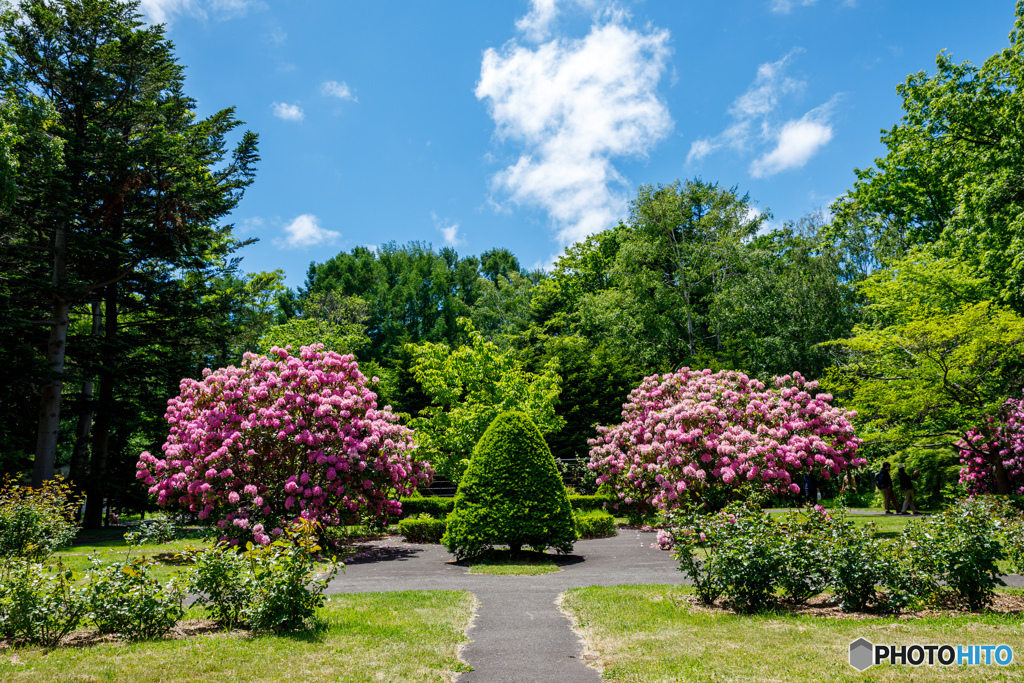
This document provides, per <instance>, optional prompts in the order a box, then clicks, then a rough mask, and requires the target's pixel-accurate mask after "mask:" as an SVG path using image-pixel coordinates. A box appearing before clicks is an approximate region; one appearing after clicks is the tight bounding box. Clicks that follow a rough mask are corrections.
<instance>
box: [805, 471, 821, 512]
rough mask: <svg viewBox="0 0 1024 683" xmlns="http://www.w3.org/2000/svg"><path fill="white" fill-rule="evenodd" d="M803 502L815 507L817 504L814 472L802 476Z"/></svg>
mask: <svg viewBox="0 0 1024 683" xmlns="http://www.w3.org/2000/svg"><path fill="white" fill-rule="evenodd" d="M804 502H805V503H806V504H807V505H815V504H817V502H818V477H816V476H815V475H814V472H808V473H807V474H805V475H804Z"/></svg>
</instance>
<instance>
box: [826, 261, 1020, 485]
mask: <svg viewBox="0 0 1024 683" xmlns="http://www.w3.org/2000/svg"><path fill="white" fill-rule="evenodd" d="M861 288H862V290H863V292H864V294H865V296H866V297H867V299H868V301H869V305H868V314H869V316H870V317H869V319H868V321H866V322H865V323H864V324H861V325H858V326H856V327H855V328H854V330H853V336H852V337H849V338H847V339H841V340H837V341H835V342H833V343H834V344H837V345H840V346H842V347H844V348H845V349H846V350H847V351H848V355H847V357H846V359H845V360H843V361H842V362H840V364H839V366H838V370H837V372H835V373H834V374H833V376H832V377H830V379H829V382H828V385H829V386H830V387H831V388H833V389H834V390H836V391H837V392H844V393H846V394H848V395H849V396H850V398H849V404H850V405H851V406H852V407H853V408H854V409H855V410H856V411H857V412H858V414H859V416H860V421H861V423H862V424H863V425H864V426H865V427H866V428H867V429H866V430H865V438H866V439H867V440H869V441H870V442H874V443H882V444H885V445H888V446H889V447H892V448H906V447H911V446H913V447H916V448H918V449H920V448H936V449H945V448H948V447H950V446H952V445H953V443H954V442H955V441H958V440H960V439H961V438H963V437H964V435H965V434H966V433H967V430H968V429H970V428H972V427H974V426H975V425H979V424H981V423H982V422H983V421H984V420H985V418H986V417H987V416H990V415H994V414H997V413H998V412H999V410H1000V408H1001V406H1002V405H1003V404H1004V402H1005V401H1006V400H1007V398H1009V397H1010V396H1012V395H1014V394H1016V392H1018V391H1020V388H1021V386H1022V382H1024V365H1022V362H1021V360H1020V348H1021V344H1022V343H1024V318H1022V317H1021V316H1019V315H1018V314H1017V313H1015V312H1014V311H1013V310H1011V309H1009V308H1008V307H1006V306H1003V305H1000V304H999V303H998V301H996V300H995V299H994V298H992V297H994V295H995V288H994V287H993V286H992V285H991V284H990V283H989V281H988V280H987V278H984V277H979V276H978V275H976V274H975V270H974V268H973V267H971V266H969V265H968V264H967V263H965V262H963V261H959V260H955V259H950V258H946V257H935V256H934V255H932V254H931V253H929V251H928V250H915V251H912V252H911V253H910V254H909V255H908V256H907V257H906V258H903V259H901V260H899V261H896V262H894V263H893V264H892V266H891V267H890V268H887V269H883V270H879V271H876V272H875V273H873V274H872V275H871V276H870V277H868V278H867V279H866V280H865V281H864V283H863V284H862V285H861ZM997 460H998V459H997V458H995V457H994V454H993V458H992V461H991V465H992V466H993V467H994V468H995V477H996V484H997V489H998V490H999V492H1000V493H1004V494H1005V493H1008V492H1009V482H1008V480H1007V479H1006V477H1005V476H1004V473H1001V471H1002V470H1001V465H1000V464H999V463H997V462H996V461H997Z"/></svg>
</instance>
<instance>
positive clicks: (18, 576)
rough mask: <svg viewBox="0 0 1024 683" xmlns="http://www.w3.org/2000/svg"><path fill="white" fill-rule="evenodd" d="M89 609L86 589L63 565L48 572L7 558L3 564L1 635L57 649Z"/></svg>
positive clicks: (1, 577) (0, 607)
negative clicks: (77, 582)
mask: <svg viewBox="0 0 1024 683" xmlns="http://www.w3.org/2000/svg"><path fill="white" fill-rule="evenodd" d="M86 608H87V600H86V594H85V589H84V588H81V587H79V586H76V585H75V581H74V577H73V576H72V572H71V570H70V569H66V568H65V567H64V565H63V564H61V563H58V564H57V566H56V567H54V568H52V570H50V571H48V570H47V568H46V567H45V566H43V565H42V564H38V563H36V562H32V561H30V560H26V559H23V558H5V559H4V560H3V562H2V565H0V636H2V637H4V638H8V639H11V640H15V641H26V642H29V643H35V644H39V645H42V646H43V647H46V648H51V647H56V646H57V645H58V644H59V643H60V641H61V639H62V638H63V637H64V636H66V635H67V634H68V633H71V631H73V630H75V628H76V627H77V626H78V624H79V623H80V622H81V620H82V618H83V617H84V616H85V612H86Z"/></svg>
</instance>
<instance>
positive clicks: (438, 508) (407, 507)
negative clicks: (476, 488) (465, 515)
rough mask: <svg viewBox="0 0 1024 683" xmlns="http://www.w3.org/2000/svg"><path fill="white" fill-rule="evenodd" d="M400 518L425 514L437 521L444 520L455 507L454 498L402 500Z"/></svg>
mask: <svg viewBox="0 0 1024 683" xmlns="http://www.w3.org/2000/svg"><path fill="white" fill-rule="evenodd" d="M401 503H402V518H403V519H407V518H409V517H417V516H419V515H423V514H427V515H430V516H431V517H435V518H437V519H444V518H445V517H447V516H448V513H449V512H451V511H452V507H453V506H454V505H455V499H454V498H437V497H433V498H402V499H401Z"/></svg>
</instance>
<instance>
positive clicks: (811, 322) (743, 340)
mask: <svg viewBox="0 0 1024 683" xmlns="http://www.w3.org/2000/svg"><path fill="white" fill-rule="evenodd" d="M820 227H821V223H820V221H819V220H818V219H817V218H815V217H812V218H810V219H806V220H804V221H801V222H800V223H798V224H792V223H791V224H787V225H786V227H784V228H782V229H779V230H773V231H772V232H770V233H768V234H766V235H760V236H758V237H756V238H754V239H753V240H752V241H751V242H750V243H749V244H747V245H744V247H743V248H742V249H741V250H740V251H739V255H738V256H739V258H738V260H737V267H736V269H735V271H734V272H733V273H732V274H730V276H729V277H728V278H726V279H725V281H724V282H723V283H722V286H721V287H720V289H719V291H718V292H717V293H716V294H715V297H714V301H713V302H712V305H711V308H710V310H709V313H708V316H709V320H710V321H711V325H710V326H711V328H712V329H714V330H715V331H716V333H717V335H718V337H719V340H720V342H719V349H718V351H717V353H716V357H717V360H718V362H719V363H721V364H722V365H723V366H725V367H729V368H735V369H742V370H743V371H744V372H747V373H749V374H751V375H754V376H756V377H760V378H762V379H767V378H770V377H772V376H773V375H781V374H784V373H786V372H788V371H790V370H792V369H793V368H797V369H799V371H800V372H801V373H803V374H805V375H807V376H809V377H821V376H822V375H823V374H824V372H825V369H826V368H827V367H829V366H830V365H832V364H833V362H834V356H835V355H836V353H837V350H836V348H835V347H830V346H823V345H822V344H823V343H824V342H828V341H831V340H833V339H837V338H840V337H845V336H847V335H849V334H850V332H851V330H852V328H853V324H854V322H855V321H856V320H857V318H858V315H859V311H858V306H859V303H860V296H859V294H858V292H857V290H856V289H855V288H854V287H853V286H852V283H850V282H848V281H846V278H845V276H844V272H843V264H842V262H841V258H840V257H839V255H837V254H836V253H835V251H834V249H832V248H831V247H830V246H828V245H823V244H822V243H821V242H820V241H819V239H818V234H819V230H820Z"/></svg>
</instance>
